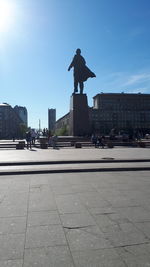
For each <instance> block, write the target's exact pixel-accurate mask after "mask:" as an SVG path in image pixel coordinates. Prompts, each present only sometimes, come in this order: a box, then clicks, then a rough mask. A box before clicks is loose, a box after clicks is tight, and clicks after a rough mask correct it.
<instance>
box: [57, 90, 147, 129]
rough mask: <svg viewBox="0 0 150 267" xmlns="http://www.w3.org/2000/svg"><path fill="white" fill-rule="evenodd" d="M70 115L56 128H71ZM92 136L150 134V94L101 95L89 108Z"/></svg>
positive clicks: (58, 122)
mask: <svg viewBox="0 0 150 267" xmlns="http://www.w3.org/2000/svg"><path fill="white" fill-rule="evenodd" d="M69 121H70V113H67V114H66V115H64V116H63V117H62V118H60V119H59V120H58V121H57V122H56V128H57V129H59V128H60V127H64V126H66V127H69ZM89 123H90V131H89V132H90V134H92V133H97V134H110V132H111V130H112V129H115V132H116V133H121V132H126V133H134V132H141V133H143V134H145V133H150V94H142V93H138V94H130V93H129V94H128V93H100V94H97V95H96V96H94V97H93V107H89Z"/></svg>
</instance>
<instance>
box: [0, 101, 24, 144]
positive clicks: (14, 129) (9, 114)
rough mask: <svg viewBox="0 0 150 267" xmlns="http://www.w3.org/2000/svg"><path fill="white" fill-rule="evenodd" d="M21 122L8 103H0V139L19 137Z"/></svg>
mask: <svg viewBox="0 0 150 267" xmlns="http://www.w3.org/2000/svg"><path fill="white" fill-rule="evenodd" d="M21 123H23V121H22V120H21V118H20V117H19V116H18V114H17V113H16V112H15V110H14V109H13V108H12V107H11V106H10V105H9V104H7V103H3V104H0V139H12V138H20V134H21V131H20V124H21Z"/></svg>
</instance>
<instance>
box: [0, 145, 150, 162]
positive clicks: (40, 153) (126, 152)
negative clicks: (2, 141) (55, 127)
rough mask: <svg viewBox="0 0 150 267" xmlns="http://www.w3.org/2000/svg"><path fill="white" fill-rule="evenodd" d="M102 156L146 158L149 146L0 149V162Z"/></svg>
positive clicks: (100, 157)
mask: <svg viewBox="0 0 150 267" xmlns="http://www.w3.org/2000/svg"><path fill="white" fill-rule="evenodd" d="M103 158H114V159H141V158H142V159H147V158H150V148H138V147H135V148H132V147H130V148H128V147H115V148H113V149H111V148H104V149H101V148H82V149H80V148H60V149H52V148H49V149H38V148H34V147H33V149H32V150H28V149H24V150H16V149H1V150H0V162H16V161H38V162H39V161H48V160H49V161H56V160H57V161H60V160H83V159H87V160H93V159H95V160H98V159H103Z"/></svg>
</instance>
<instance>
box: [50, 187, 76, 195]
mask: <svg viewBox="0 0 150 267" xmlns="http://www.w3.org/2000/svg"><path fill="white" fill-rule="evenodd" d="M52 191H53V192H54V194H55V195H66V194H73V193H74V190H73V189H72V188H71V186H53V187H52Z"/></svg>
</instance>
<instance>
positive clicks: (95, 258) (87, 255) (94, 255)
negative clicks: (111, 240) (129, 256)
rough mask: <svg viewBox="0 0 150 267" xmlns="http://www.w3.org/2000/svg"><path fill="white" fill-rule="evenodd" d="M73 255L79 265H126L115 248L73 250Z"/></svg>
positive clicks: (123, 266)
mask: <svg viewBox="0 0 150 267" xmlns="http://www.w3.org/2000/svg"><path fill="white" fill-rule="evenodd" d="M72 255H73V259H74V261H75V264H76V266H78V267H85V266H86V267H93V266H94V267H126V265H125V263H124V262H123V260H121V259H120V257H119V255H118V253H117V252H116V251H115V250H114V249H97V250H86V251H77V252H76V251H73V252H72Z"/></svg>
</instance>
